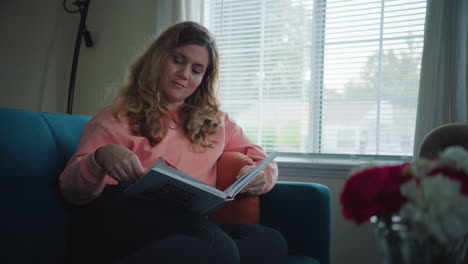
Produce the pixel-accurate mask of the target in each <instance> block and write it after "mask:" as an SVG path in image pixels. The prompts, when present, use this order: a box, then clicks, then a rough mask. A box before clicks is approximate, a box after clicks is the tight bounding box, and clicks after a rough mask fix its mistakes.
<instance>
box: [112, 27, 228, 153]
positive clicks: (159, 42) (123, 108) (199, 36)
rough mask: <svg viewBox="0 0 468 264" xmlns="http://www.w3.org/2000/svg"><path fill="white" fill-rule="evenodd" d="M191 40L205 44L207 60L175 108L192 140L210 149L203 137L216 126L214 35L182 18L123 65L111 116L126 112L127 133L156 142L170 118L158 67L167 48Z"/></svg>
mask: <svg viewBox="0 0 468 264" xmlns="http://www.w3.org/2000/svg"><path fill="white" fill-rule="evenodd" d="M186 44H196V45H200V46H203V47H205V48H206V49H207V50H208V53H209V63H208V66H207V68H206V71H205V74H204V76H203V79H202V81H201V83H200V85H199V86H198V88H197V89H196V90H195V91H194V93H193V94H192V95H191V96H189V97H188V98H187V99H185V102H184V105H183V106H182V108H181V111H180V115H181V116H180V117H181V118H180V119H181V124H178V125H180V126H182V127H183V129H184V132H185V134H186V136H187V137H188V138H189V139H190V141H191V142H192V143H195V144H198V145H200V146H202V147H212V144H213V143H215V142H214V141H210V140H209V136H210V135H212V134H214V133H216V132H217V131H218V130H219V125H220V120H219V119H218V118H217V113H218V110H219V101H218V99H217V97H216V92H217V87H218V67H219V54H218V48H217V46H216V43H215V40H214V37H213V36H212V35H211V33H210V32H209V31H208V29H206V28H205V27H203V26H202V25H200V24H198V23H195V22H182V23H178V24H175V25H173V26H172V27H169V28H168V29H167V30H166V31H164V32H163V33H162V34H161V35H160V36H159V37H158V38H157V39H156V40H155V41H154V42H153V43H152V44H151V45H150V46H149V47H148V49H147V50H146V51H145V52H144V53H143V55H141V56H140V57H139V58H138V59H137V60H136V61H135V62H134V63H133V64H132V65H131V66H130V68H129V73H128V80H127V82H126V83H125V84H124V85H123V86H122V87H121V89H120V91H119V93H118V94H117V96H116V98H115V100H114V104H113V113H114V116H115V117H116V118H120V117H121V116H123V115H126V116H127V117H128V118H129V121H130V128H131V130H132V132H133V133H135V134H139V135H142V136H144V137H146V138H147V139H148V141H149V142H150V144H151V146H153V147H154V146H156V145H157V144H158V143H159V142H160V141H161V140H162V139H163V137H164V136H165V134H166V132H167V128H168V120H171V118H172V120H175V119H174V118H173V117H172V116H171V113H170V111H169V109H168V108H167V107H166V104H167V101H166V98H164V94H163V93H162V92H161V87H160V86H159V78H160V73H161V69H162V65H163V64H164V62H165V61H166V60H167V59H168V58H169V54H170V52H171V50H172V49H174V48H177V47H180V46H183V45H186Z"/></svg>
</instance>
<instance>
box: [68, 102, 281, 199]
mask: <svg viewBox="0 0 468 264" xmlns="http://www.w3.org/2000/svg"><path fill="white" fill-rule="evenodd" d="M219 114H220V117H221V120H222V126H221V128H220V130H219V132H218V133H217V134H215V135H214V136H213V139H215V140H216V142H217V143H216V144H215V145H214V147H213V148H200V147H196V146H194V145H193V144H192V143H190V141H189V140H188V139H187V138H186V136H185V135H184V133H183V131H182V128H181V127H178V126H176V125H175V124H174V126H172V125H170V126H169V127H170V128H169V129H168V130H167V134H166V135H165V137H164V138H163V140H162V141H161V142H159V143H158V144H157V145H156V146H155V147H153V148H152V147H151V146H150V144H149V142H148V140H147V139H146V138H145V137H142V136H139V135H133V134H132V132H131V130H130V128H129V122H128V118H127V117H122V118H120V120H117V119H116V118H114V116H113V115H112V107H111V106H107V107H105V108H103V109H102V110H101V111H100V112H98V113H97V114H96V115H95V116H94V117H93V118H92V119H91V120H90V121H89V122H88V123H87V124H86V126H85V127H84V130H83V133H82V135H81V140H80V144H79V145H78V149H77V151H76V153H75V155H73V157H72V158H71V159H70V161H69V162H68V163H67V166H66V167H65V169H64V171H63V172H62V174H61V175H60V190H61V192H62V194H63V196H64V197H65V199H66V200H68V201H69V202H71V203H74V204H85V203H88V202H90V201H92V200H93V199H95V198H96V197H98V196H99V195H100V194H101V192H102V190H103V189H104V187H105V186H106V184H111V185H115V184H117V182H116V181H115V180H114V179H113V178H111V177H110V176H109V175H107V174H106V172H105V170H104V169H102V168H101V167H99V166H98V165H97V164H96V162H95V160H94V152H95V151H96V149H97V148H98V147H100V146H103V145H107V144H120V145H122V146H125V147H127V148H128V149H130V150H131V151H133V152H134V153H135V154H136V155H137V156H138V157H139V159H140V162H141V164H142V166H143V169H144V170H147V169H149V168H150V166H151V165H152V164H153V163H154V162H155V161H156V160H157V159H158V158H163V159H165V160H166V161H168V162H169V163H170V164H171V165H174V166H175V167H176V168H178V169H180V170H182V171H184V172H185V173H187V174H189V175H191V176H193V177H195V178H197V179H198V180H200V181H203V182H205V183H207V184H209V185H211V186H215V185H216V161H217V160H218V158H219V157H220V155H221V154H222V153H223V152H225V151H232V152H241V153H244V154H246V155H247V156H249V157H250V158H251V159H252V160H253V161H254V162H255V163H258V162H260V161H261V160H263V159H264V158H265V157H266V154H265V152H264V151H263V149H262V148H261V147H260V146H258V145H255V144H253V143H252V142H251V141H250V140H249V139H248V138H247V137H246V136H245V135H244V133H243V132H242V129H241V128H240V127H239V126H238V125H237V124H236V123H235V122H234V121H233V120H231V119H230V118H229V116H228V115H227V114H226V113H224V112H220V113H219ZM264 171H265V174H266V176H267V185H266V187H265V189H264V190H263V192H262V193H265V192H268V191H269V190H271V188H273V186H274V185H275V183H276V180H277V177H278V167H277V165H276V163H275V162H271V163H270V164H269V166H267V167H266V168H265V170H264Z"/></svg>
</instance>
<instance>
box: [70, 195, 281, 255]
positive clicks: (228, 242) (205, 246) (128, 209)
mask: <svg viewBox="0 0 468 264" xmlns="http://www.w3.org/2000/svg"><path fill="white" fill-rule="evenodd" d="M70 232H71V237H72V239H71V241H70V247H69V248H70V254H69V262H70V263H99V264H104V263H116V264H117V263H118V264H127V263H139V264H144V263H155V264H165V263H171V264H177V263H203V264H209V263H223V264H231V263H232V264H238V263H241V264H248V263H256V264H258V263H269V264H276V263H278V264H280V263H282V264H283V263H286V262H287V254H288V253H287V252H288V250H287V244H286V241H285V239H284V238H283V236H282V235H281V234H280V233H279V232H278V231H276V230H274V229H271V228H268V227H264V226H260V225H253V224H226V225H216V224H214V223H212V222H210V221H209V220H208V219H206V218H205V217H201V216H197V215H193V214H189V213H186V212H182V211H180V210H177V209H173V208H171V207H168V206H165V205H162V204H157V203H154V202H148V201H142V200H139V199H135V198H131V197H128V196H126V195H125V194H124V193H122V192H121V191H119V190H117V189H115V188H112V187H111V188H106V189H105V190H104V192H103V193H102V194H101V196H100V197H99V198H97V199H96V200H95V201H93V202H91V203H90V204H88V205H85V206H79V207H74V208H73V224H72V228H71V230H70Z"/></svg>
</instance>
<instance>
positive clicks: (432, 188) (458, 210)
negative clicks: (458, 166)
mask: <svg viewBox="0 0 468 264" xmlns="http://www.w3.org/2000/svg"><path fill="white" fill-rule="evenodd" d="M419 180H420V182H419V183H418V182H416V181H415V180H411V181H409V182H408V183H405V184H404V185H402V187H401V194H402V195H403V196H404V197H405V198H407V199H408V201H407V202H406V203H405V204H404V205H403V207H402V208H401V210H400V215H401V216H402V217H403V218H404V219H407V220H409V222H410V224H411V226H412V230H413V231H414V232H415V233H416V234H417V235H418V236H419V237H420V238H421V239H425V238H427V237H428V236H433V237H435V238H436V239H437V240H439V242H441V243H442V244H446V243H447V242H449V241H453V240H457V239H459V238H461V237H462V236H464V235H466V234H468V225H466V223H468V197H466V196H464V195H462V194H461V193H460V182H458V181H456V180H451V179H449V178H447V177H444V176H443V175H436V176H434V177H425V178H419Z"/></svg>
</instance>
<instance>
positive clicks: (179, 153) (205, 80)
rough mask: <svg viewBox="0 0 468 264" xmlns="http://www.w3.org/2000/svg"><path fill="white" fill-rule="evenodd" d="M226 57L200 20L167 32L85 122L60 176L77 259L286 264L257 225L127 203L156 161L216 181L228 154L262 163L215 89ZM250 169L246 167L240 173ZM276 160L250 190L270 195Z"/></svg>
mask: <svg viewBox="0 0 468 264" xmlns="http://www.w3.org/2000/svg"><path fill="white" fill-rule="evenodd" d="M218 65H219V56H218V51H217V47H216V44H215V41H214V38H213V37H212V36H211V34H210V33H209V31H208V30H207V29H206V28H204V27H203V26H201V25H199V24H197V23H194V22H183V23H179V24H176V25H174V26H172V27H170V28H169V29H167V30H166V31H165V32H164V33H163V34H161V35H160V36H159V37H158V38H157V39H156V40H155V42H154V43H152V45H150V47H149V48H148V49H147V50H146V52H145V53H144V54H143V55H142V56H141V57H139V58H138V59H137V60H136V61H135V62H134V63H133V64H132V65H131V67H130V71H129V80H128V82H127V83H126V84H125V85H124V86H123V87H122V88H121V90H120V93H119V94H118V95H117V97H116V99H115V101H114V103H113V104H112V105H111V106H107V107H105V108H104V109H102V110H101V111H100V112H98V113H97V114H96V115H95V116H94V117H93V119H92V120H91V121H90V122H88V124H86V126H85V128H84V130H83V134H82V137H81V141H80V144H79V146H78V149H77V151H76V153H75V155H74V156H73V157H72V158H71V159H70V161H69V162H68V164H67V166H66V168H65V169H64V171H63V173H62V175H61V176H60V190H61V192H62V194H63V196H64V197H65V199H66V200H67V201H68V202H70V203H72V204H76V205H80V206H77V207H75V208H74V210H73V211H74V219H73V220H74V228H73V230H72V232H73V236H74V238H75V239H74V243H72V246H71V251H72V252H71V259H72V261H76V262H82V263H90V262H96V263H285V262H286V257H287V245H286V242H285V240H284V238H283V237H282V236H281V234H280V233H279V232H277V231H275V230H273V229H270V228H267V227H262V226H259V225H249V224H230V225H216V224H214V223H212V222H210V221H209V220H207V219H206V218H204V217H199V216H195V215H192V214H189V213H187V212H183V211H180V210H177V209H175V208H170V207H167V206H165V205H162V204H161V205H159V204H158V205H155V204H154V203H150V202H146V201H142V200H138V199H136V198H130V197H127V196H125V195H124V194H123V193H122V192H121V191H119V190H118V187H116V186H117V184H118V183H120V182H130V183H132V182H135V181H136V180H137V179H138V178H140V177H142V176H143V174H144V172H145V171H146V170H147V169H148V168H149V167H150V166H151V165H152V164H153V163H154V162H155V161H156V160H157V159H158V158H163V159H165V160H166V161H168V162H169V163H170V164H171V165H173V166H175V167H177V168H178V169H180V170H182V171H184V172H186V173H188V174H189V175H191V176H193V177H195V178H197V179H198V180H201V181H203V182H205V183H207V184H210V185H212V186H215V184H216V161H217V159H218V158H219V157H220V155H221V154H222V153H223V152H224V151H236V152H242V153H244V154H246V155H248V156H249V157H250V158H251V159H252V160H253V161H254V162H256V163H258V162H260V161H261V160H262V159H263V158H265V157H266V154H265V153H264V151H263V149H262V148H261V147H260V146H258V145H255V144H253V143H252V142H251V141H250V140H249V139H248V138H247V137H246V136H245V135H244V134H243V132H242V130H241V128H240V127H239V126H238V125H236V123H235V122H234V121H232V120H231V119H230V118H229V116H228V115H227V114H226V113H224V112H222V111H220V110H219V108H218V107H219V103H218V100H217V99H216V96H215V92H216V86H217V78H218ZM249 169H251V167H249V166H246V167H243V168H242V169H241V170H240V171H239V173H238V174H239V175H242V174H244V173H245V172H246V171H248V170H249ZM277 175H278V173H277V166H276V164H275V163H274V162H272V163H271V164H270V165H269V166H267V168H265V169H264V171H263V172H262V173H260V174H259V175H258V176H257V177H256V178H255V179H254V180H253V181H252V182H251V183H249V184H248V185H247V186H246V187H245V188H244V189H243V190H242V192H243V193H247V194H250V195H259V194H263V193H266V192H268V191H269V190H271V188H273V186H274V184H275V182H276V179H277Z"/></svg>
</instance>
